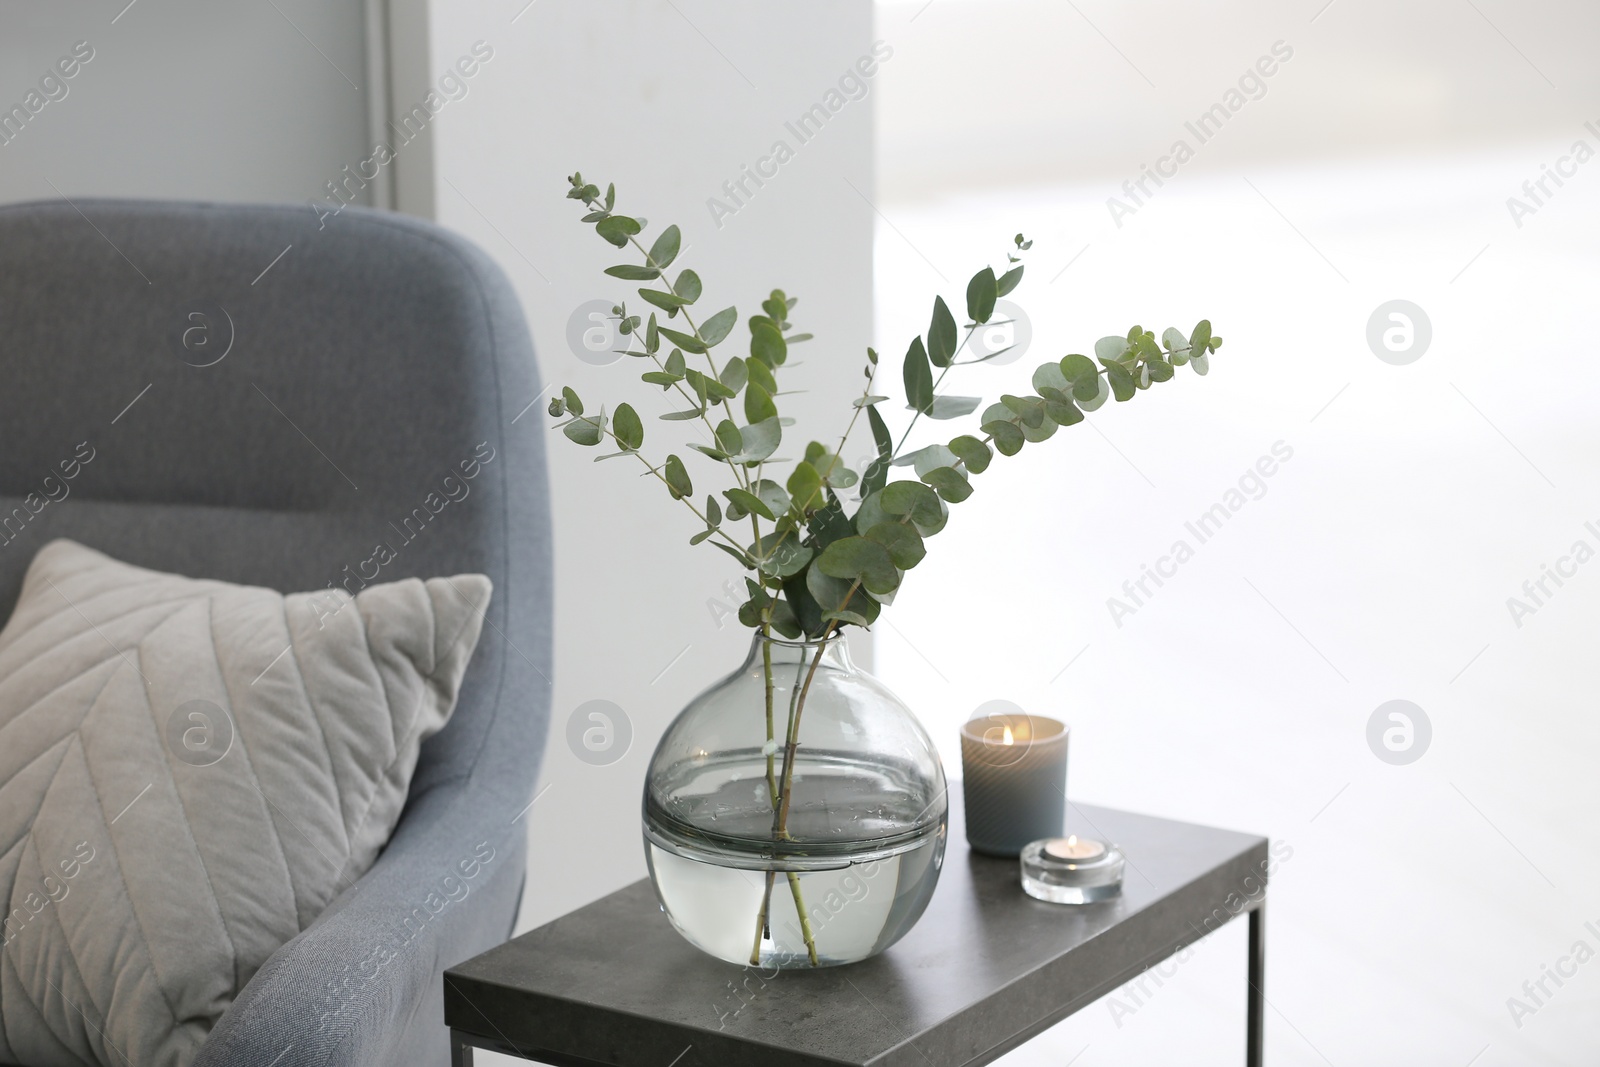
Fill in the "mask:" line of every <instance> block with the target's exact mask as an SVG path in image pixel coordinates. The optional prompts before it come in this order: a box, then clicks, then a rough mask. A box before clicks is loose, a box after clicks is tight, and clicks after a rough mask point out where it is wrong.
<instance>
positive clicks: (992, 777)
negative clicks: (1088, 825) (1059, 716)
mask: <svg viewBox="0 0 1600 1067" xmlns="http://www.w3.org/2000/svg"><path fill="white" fill-rule="evenodd" d="M979 710H980V711H982V710H983V709H982V708H980V709H979ZM1068 733H1069V731H1068V730H1067V727H1066V725H1065V724H1063V723H1060V722H1057V721H1056V720H1055V719H1047V718H1044V717H1042V716H1038V715H1028V714H1024V713H1021V712H1017V713H1011V712H995V713H993V714H987V715H982V716H980V717H977V718H974V719H971V720H969V721H968V722H966V723H965V724H963V725H962V727H961V766H962V770H963V775H962V783H961V784H962V793H963V795H964V797H965V799H966V820H967V844H968V845H970V846H971V847H972V849H973V851H975V852H981V853H983V854H985V855H989V856H1007V857H1015V856H1017V855H1019V854H1020V853H1021V852H1022V849H1023V848H1024V846H1026V845H1027V844H1028V843H1029V842H1030V841H1038V840H1040V839H1042V838H1051V837H1060V836H1061V834H1062V831H1063V829H1064V828H1065V825H1066V812H1067V737H1068Z"/></svg>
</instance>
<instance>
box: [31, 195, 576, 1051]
mask: <svg viewBox="0 0 1600 1067" xmlns="http://www.w3.org/2000/svg"><path fill="white" fill-rule="evenodd" d="M291 246H292V247H291ZM285 249H288V251H287V252H285ZM280 253H284V254H283V255H282V258H278V257H279V254H280ZM274 260H276V263H275V264H274ZM269 264H270V265H271V269H270V270H266V268H267V267H268V266H269ZM263 270H266V273H265V274H264V275H263V274H262V272H263ZM197 300H210V301H212V302H214V303H216V304H217V305H219V306H221V307H223V308H225V309H226V310H227V311H228V313H229V314H230V315H231V317H232V320H233V323H234V326H235V328H236V334H235V339H234V345H233V348H232V350H231V351H230V352H229V354H228V355H227V357H226V358H224V359H223V360H222V361H221V362H219V363H216V364H214V365H212V366H209V367H196V366H192V365H190V363H188V362H185V361H184V360H182V359H180V358H179V355H178V353H177V351H176V350H175V349H174V347H173V341H172V335H173V333H174V326H175V325H178V324H180V323H182V322H183V321H184V320H183V317H182V316H183V313H184V312H185V311H186V310H187V309H189V308H190V307H191V306H192V304H193V302H194V301H197ZM0 357H3V360H4V365H5V367H6V371H7V379H6V384H5V388H4V389H0V516H8V517H9V516H12V515H13V509H14V508H16V507H24V508H25V510H27V511H28V512H29V514H30V515H31V517H30V518H28V519H25V520H23V523H22V525H20V527H19V526H18V524H17V523H16V522H15V521H13V522H12V524H11V525H10V526H6V527H5V529H4V536H3V537H0V615H3V614H5V613H9V611H10V610H11V607H12V605H13V604H14V603H15V599H16V596H17V592H18V590H19V588H20V586H21V581H22V575H23V572H24V570H25V569H26V567H27V564H28V561H29V559H30V558H31V557H32V554H33V552H35V551H36V550H37V549H38V548H39V547H40V546H42V545H44V544H45V543H46V542H48V541H49V540H50V539H51V538H54V537H70V538H72V539H73V540H76V541H79V542H81V543H83V544H86V545H89V546H91V547H94V548H97V549H99V550H101V551H105V552H109V553H111V554H112V555H114V556H116V557H117V558H118V559H123V560H127V561H129V562H131V563H135V564H138V565H141V566H145V567H151V568H156V569H159V570H165V571H174V572H182V573H189V574H203V575H206V576H208V577H211V578H217V579H224V580H228V581H234V582H242V583H248V584H252V585H262V586H267V587H269V588H274V589H287V590H294V589H321V588H323V587H325V585H326V584H327V583H328V582H329V581H330V580H335V579H338V578H340V577H341V576H342V575H343V574H344V573H345V568H346V567H349V568H351V570H356V569H358V568H361V567H362V566H363V565H365V561H367V560H370V559H372V558H373V556H374V545H375V543H376V542H377V541H379V540H380V539H384V538H395V537H399V536H400V535H399V534H397V533H394V532H393V531H391V529H390V524H391V523H394V524H396V525H397V526H399V525H403V522H402V520H403V518H404V517H405V516H407V515H410V514H412V513H413V512H414V510H415V509H416V508H417V507H418V505H419V504H422V503H423V502H424V501H425V500H426V499H427V497H428V494H429V493H431V492H434V491H440V492H441V493H442V495H444V496H445V497H446V499H449V500H450V502H449V504H448V506H447V507H446V508H444V510H443V511H442V512H440V513H439V514H438V515H437V516H435V518H434V520H433V521H431V522H430V523H429V524H428V525H427V527H426V532H424V533H421V534H420V535H418V536H416V537H415V539H414V540H413V541H411V542H409V543H407V544H405V545H404V546H403V547H402V550H401V552H400V554H399V556H398V558H396V559H394V560H391V561H389V562H387V563H385V564H383V565H382V568H381V576H380V578H379V579H378V580H380V581H390V580H394V579H398V578H403V577H427V576H430V575H436V574H454V573H460V572H468V571H470V572H477V573H482V574H485V575H487V576H488V577H489V578H490V579H491V580H492V581H493V583H494V589H495V595H494V598H493V600H492V601H491V603H490V605H489V612H488V615H487V616H486V617H485V620H484V631H483V637H482V640H481V641H480V642H479V647H478V650H477V651H476V652H475V653H474V655H473V658H472V663H471V665H470V666H469V667H468V670H467V675H466V677H465V679H464V680H463V681H462V686H461V694H460V699H459V700H458V702H457V706H456V711H455V714H454V715H453V716H452V717H451V719H450V722H449V723H448V724H447V725H446V726H445V728H444V729H443V730H441V731H440V732H439V733H438V734H437V735H435V736H434V737H432V738H430V739H429V740H428V741H427V742H425V743H424V744H423V746H422V753H421V756H420V757H419V760H418V763H417V770H416V774H415V775H414V777H413V779H412V783H411V792H410V797H409V798H408V800H407V803H406V808H405V811H404V813H403V814H402V816H401V819H400V823H399V825H398V826H397V827H396V828H395V832H394V835H393V836H392V837H391V839H390V841H389V845H388V847H387V848H386V849H385V850H384V852H383V854H382V855H381V856H380V857H379V858H378V861H377V862H376V863H375V864H374V865H373V867H372V869H371V870H370V871H368V872H367V874H366V875H365V876H363V877H362V878H361V879H360V880H359V881H358V882H357V883H356V884H355V885H354V886H352V887H350V888H349V889H346V890H345V891H344V892H343V893H341V894H340V896H339V897H338V899H336V900H335V901H334V903H333V904H332V905H331V906H330V907H329V908H328V909H327V910H326V911H325V912H324V913H323V914H322V916H321V917H319V918H318V919H317V920H316V922H314V923H313V924H312V926H311V927H310V928H309V929H307V930H306V931H304V932H303V933H301V934H300V935H299V936H297V937H295V938H294V939H293V940H292V941H290V942H289V943H288V944H287V945H285V946H284V947H283V948H281V949H279V950H278V952H276V953H274V954H273V956H272V958H271V959H269V960H268V961H267V964H266V965H265V966H264V967H262V969H261V970H260V971H259V972H258V973H257V974H256V977H255V978H254V979H253V980H252V981H251V982H250V983H249V985H248V986H246V987H245V990H244V992H243V994H242V995H241V996H240V997H239V999H238V1000H237V1001H235V1003H234V1006H233V1008H232V1009H231V1010H230V1011H228V1012H227V1013H226V1014H225V1015H224V1016H223V1018H222V1021H221V1023H220V1024H219V1025H218V1026H217V1027H216V1029H215V1030H214V1031H213V1032H212V1035H211V1037H210V1039H209V1040H208V1041H207V1043H206V1046H205V1047H204V1048H203V1049H202V1051H201V1054H200V1056H199V1058H198V1059H197V1060H196V1067H217V1065H233V1064H244V1063H256V1064H268V1063H271V1062H272V1061H273V1060H274V1058H276V1057H278V1056H279V1055H280V1054H286V1057H287V1058H286V1059H284V1060H283V1061H282V1063H283V1064H287V1063H290V1062H293V1063H295V1064H297V1065H299V1064H307V1065H355V1064H369V1063H370V1064H384V1065H385V1067H388V1065H408V1064H430V1065H436V1064H439V1063H442V1062H446V1061H447V1060H448V1050H447V1047H446V1031H445V1030H444V1027H443V1007H442V993H443V986H442V982H441V979H440V971H441V970H442V969H443V968H444V967H446V966H449V965H451V964H454V963H456V962H459V961H460V960H463V959H466V958H468V957H470V956H472V955H474V954H476V953H477V952H481V951H483V950H484V949H485V948H488V947H490V946H492V945H494V944H498V943H499V942H500V941H503V940H504V939H505V938H506V936H507V935H508V933H509V931H510V928H511V924H512V921H513V918H514V916H515V913H516V905H517V898H518V892H519V889H520V886H521V883H522V872H523V869H524V862H525V855H526V843H525V836H524V833H525V829H526V825H527V824H526V820H525V819H519V818H518V814H519V812H521V811H522V810H523V808H524V807H525V806H526V805H527V803H528V800H529V798H530V797H531V796H532V795H533V779H534V775H535V773H536V771H537V769H538V766H539V759H540V755H541V751H542V748H543V741H544V736H545V730H546V723H547V717H548V715H549V702H550V686H549V676H550V673H551V667H550V640H551V629H552V626H551V609H550V599H551V566H550V540H549V518H548V502H547V490H546V482H545V472H544V452H543V447H544V434H543V431H542V428H541V427H540V425H539V423H538V420H537V418H535V415H536V414H537V412H538V409H537V408H534V409H532V410H531V411H530V413H529V414H528V415H527V416H526V417H524V418H521V419H520V421H519V420H518V415H519V413H520V412H521V411H522V410H523V408H524V407H525V406H526V405H527V404H529V403H530V402H531V401H533V400H534V398H535V397H536V396H538V395H539V392H540V383H539V381H538V379H537V376H536V374H535V368H534V362H533V352H532V346H531V343H530V341H529V337H528V331H527V326H526V324H525V323H524V321H523V318H522V312H521V308H520V306H519V305H518V302H517V298H516V295H515V293H514V292H513V291H512V289H511V286H510V284H509V283H508V282H507V280H506V278H505V275H504V274H503V273H502V272H501V271H500V270H499V269H498V268H497V267H496V266H495V265H494V264H493V263H492V262H491V261H490V260H489V258H488V257H487V256H486V255H484V253H483V252H481V251H480V250H478V249H477V248H475V247H474V246H472V245H471V244H470V243H469V242H467V241H464V240H462V239H461V238H460V237H458V236H456V235H454V234H451V233H449V232H447V231H445V230H442V229H440V228H439V227H436V226H431V225H429V224H427V223H423V222H419V221H417V220H414V219H407V218H405V217H403V216H397V215H393V214H388V213H380V212H373V211H366V210H362V209H358V208H348V209H346V210H345V212H344V213H343V214H342V215H340V216H339V217H338V218H336V219H330V220H328V222H327V225H326V227H325V228H319V226H318V222H317V218H316V215H315V214H314V213H313V212H312V211H310V210H309V209H308V208H306V207H305V205H285V206H250V205H223V204H170V203H154V202H136V201H105V200H90V199H78V200H75V202H74V203H73V204H68V203H66V202H64V201H62V200H54V201H51V202H48V203H37V204H20V205H15V206H10V207H4V208H0ZM146 386H148V387H149V388H148V389H146ZM136 398H137V399H136ZM130 402H131V403H132V406H131V407H129V404H130ZM313 443H314V444H313ZM80 445H87V447H84V448H80ZM483 445H487V446H488V448H489V449H491V450H492V454H493V457H494V458H493V459H492V460H491V461H489V462H486V463H485V465H484V471H483V473H482V475H481V476H480V477H478V478H477V479H476V480H475V481H473V482H472V483H470V489H471V492H470V495H468V496H465V497H464V498H461V499H451V494H450V492H449V488H450V487H447V486H445V485H444V477H445V475H446V474H447V472H449V471H451V470H452V469H455V468H456V467H457V465H458V464H459V462H460V461H462V460H464V459H467V458H469V457H472V456H474V455H476V454H477V452H478V450H479V448H480V447H481V446H483ZM319 449H320V450H321V451H320V452H319ZM80 451H81V452H83V454H84V455H92V456H93V459H92V460H91V461H88V462H82V461H79V460H75V458H74V457H75V456H76V455H77V454H78V453H79V452H80ZM322 453H326V455H327V457H328V458H327V459H324V458H323V455H322ZM330 460H331V461H332V462H331V463H330V462H329V461H330ZM63 463H65V464H67V467H68V469H69V470H74V471H75V473H76V476H75V477H74V478H72V479H71V480H70V485H68V486H67V489H68V490H69V491H70V496H67V497H66V498H65V499H56V498H59V497H61V495H62V486H61V485H55V486H45V485H44V478H45V476H47V475H52V476H57V477H58V481H59V480H60V477H59V475H60V472H61V465H62V464H63ZM74 463H78V466H77V467H74V466H73V464H74ZM333 464H337V466H338V468H339V469H340V470H342V471H344V473H345V474H347V475H349V477H350V478H351V480H352V481H353V482H354V483H355V484H356V485H357V486H359V491H357V490H356V489H353V488H352V487H351V485H350V484H349V483H347V482H346V481H345V480H344V479H343V478H342V477H341V476H340V474H339V472H338V471H337V470H335V469H334V466H333ZM47 491H48V492H53V493H54V497H50V496H47V495H46V492H47ZM30 494H39V497H40V499H41V500H48V503H45V504H44V505H43V506H42V507H41V508H39V510H37V512H34V511H33V509H32V508H28V507H27V506H26V501H27V498H28V496H29V495H30ZM454 496H456V497H461V494H460V493H459V492H457V493H455V494H454ZM367 569H368V571H369V572H370V570H371V566H370V565H367ZM485 843H487V846H488V848H489V849H492V850H493V853H494V858H493V860H492V861H490V862H488V863H486V864H482V869H477V868H474V870H476V871H477V876H476V877H475V878H474V879H473V880H472V883H471V885H472V891H471V894H470V896H468V897H466V898H465V899H464V900H462V901H460V902H459V903H452V904H451V905H450V906H449V907H448V908H446V909H444V910H442V911H440V912H439V913H438V914H436V915H433V914H431V913H429V912H426V911H425V912H424V913H423V914H424V915H425V916H428V917H427V919H426V921H419V920H418V918H417V917H416V909H417V908H418V907H419V906H421V905H422V904H423V903H424V902H425V901H427V900H428V899H429V898H430V894H432V893H433V892H434V891H435V890H436V889H437V887H438V886H439V884H440V879H441V877H442V876H444V875H445V874H447V873H448V872H451V871H457V870H459V865H460V864H462V863H464V862H465V863H468V864H469V865H470V864H471V863H476V862H479V861H478V860H477V859H476V857H477V856H478V855H482V854H485V851H486V850H484V849H481V848H480V846H481V845H484V844H485ZM375 953H384V954H385V955H383V956H382V957H381V958H382V960H383V965H382V966H381V967H377V966H373V965H368V964H367V961H368V960H370V959H372V958H373V957H374V954H375ZM91 1010H92V1009H91ZM291 1048H292V1050H293V1051H292V1052H288V1053H285V1050H287V1049H291ZM26 1067H34V1065H26Z"/></svg>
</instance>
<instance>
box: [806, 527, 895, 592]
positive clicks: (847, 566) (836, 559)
mask: <svg viewBox="0 0 1600 1067" xmlns="http://www.w3.org/2000/svg"><path fill="white" fill-rule="evenodd" d="M817 569H818V570H819V571H821V572H822V573H823V574H825V575H827V576H828V577H830V578H842V579H845V580H847V581H852V582H854V581H859V582H860V583H861V587H862V588H863V589H865V590H866V591H867V592H869V593H892V592H894V590H895V589H896V588H897V587H898V586H899V585H900V571H899V570H898V569H897V568H896V567H895V565H894V560H893V559H892V558H890V556H889V550H888V549H887V548H885V547H884V546H883V545H882V544H880V543H879V542H877V541H873V540H871V539H870V538H866V537H846V538H844V539H843V540H840V541H835V542H834V543H833V544H831V545H829V546H828V547H827V548H825V549H824V550H823V552H822V555H820V556H818V557H817ZM818 602H819V603H820V602H821V601H820V599H819V601H818Z"/></svg>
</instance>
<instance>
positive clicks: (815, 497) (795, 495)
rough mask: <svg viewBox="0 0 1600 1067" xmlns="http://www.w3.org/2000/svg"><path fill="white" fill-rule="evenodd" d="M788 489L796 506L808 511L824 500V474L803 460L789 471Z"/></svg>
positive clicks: (798, 508)
mask: <svg viewBox="0 0 1600 1067" xmlns="http://www.w3.org/2000/svg"><path fill="white" fill-rule="evenodd" d="M788 490H789V498H790V500H791V501H792V503H793V506H794V508H795V509H796V510H797V511H800V512H802V513H804V512H808V511H810V510H811V509H812V508H814V507H817V506H819V505H820V503H821V501H822V475H821V474H819V473H818V472H817V468H815V467H813V466H812V465H811V464H809V463H807V462H805V461H804V460H802V461H800V462H799V463H796V464H795V465H794V470H792V471H790V472H789V481H788Z"/></svg>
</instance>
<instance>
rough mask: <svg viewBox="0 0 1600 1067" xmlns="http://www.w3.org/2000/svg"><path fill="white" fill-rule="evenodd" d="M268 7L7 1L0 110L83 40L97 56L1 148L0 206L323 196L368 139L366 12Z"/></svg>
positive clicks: (295, 2)
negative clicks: (109, 199) (87, 199)
mask: <svg viewBox="0 0 1600 1067" xmlns="http://www.w3.org/2000/svg"><path fill="white" fill-rule="evenodd" d="M124 2H125V0H124ZM275 5H276V9H275V7H274V4H267V3H245V2H242V0H220V2H216V3H206V4H180V3H172V2H168V0H139V2H137V3H135V4H133V5H131V6H129V7H126V8H124V7H123V4H122V3H111V4H96V5H93V6H90V5H83V4H27V3H16V2H8V3H5V4H4V5H3V7H0V27H3V28H0V109H4V110H7V111H9V109H10V108H11V107H12V106H13V105H19V104H24V103H25V100H26V98H27V94H28V93H29V91H30V90H37V89H38V86H39V81H40V79H41V77H43V76H44V75H46V74H47V73H50V72H51V71H52V69H53V67H54V64H55V63H56V61H57V60H58V59H59V58H61V57H63V56H66V55H68V54H69V53H70V52H71V50H72V47H73V45H74V44H76V43H77V42H80V41H84V42H87V43H88V46H89V48H90V49H92V52H93V58H92V59H91V60H90V61H89V62H88V63H87V64H84V65H83V66H82V68H81V69H80V70H79V71H78V72H77V73H76V75H75V76H74V77H73V78H71V79H70V80H67V81H65V82H64V86H65V90H66V95H65V96H62V97H61V98H60V99H57V100H52V101H49V102H47V103H44V104H43V106H42V107H41V108H40V109H39V111H38V113H37V114H36V115H33V116H32V117H31V118H30V119H29V121H28V122H27V123H26V125H25V126H23V127H22V132H21V133H20V134H16V135H15V136H14V139H12V140H11V141H10V142H9V143H5V144H0V202H6V201H20V200H32V199H46V198H55V197H56V196H57V195H61V194H64V195H66V196H68V197H71V198H73V199H77V198H78V197H80V196H132V197H160V198H166V199H200V200H222V201H263V200H265V201H309V200H312V199H314V198H316V197H318V196H319V195H321V194H322V191H323V183H324V182H327V181H329V180H331V179H333V178H335V177H337V176H338V174H339V172H340V168H342V167H343V166H345V165H346V164H354V163H355V162H356V161H357V160H359V159H360V158H362V156H363V155H364V154H365V151H364V150H365V148H366V146H367V144H368V138H369V135H368V113H367V108H368V96H369V95H370V94H369V93H368V90H367V72H366V61H365V45H364V41H365V32H366V27H365V23H364V20H363V12H362V4H361V2H360V0H339V2H337V3H313V2H310V0H275ZM50 91H51V92H52V93H53V94H54V95H57V96H60V92H61V90H60V89H58V88H54V87H51V90H50ZM43 96H44V94H43V93H40V97H41V98H42V97H43ZM35 106H37V104H36V105H35ZM13 129H14V127H13ZM58 190H59V194H58Z"/></svg>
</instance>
